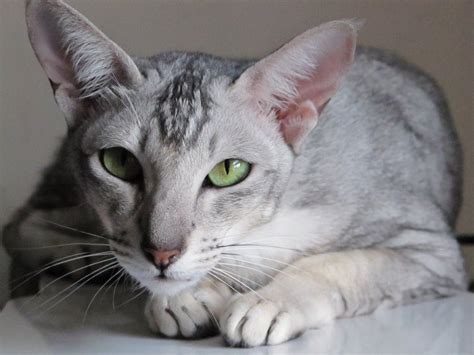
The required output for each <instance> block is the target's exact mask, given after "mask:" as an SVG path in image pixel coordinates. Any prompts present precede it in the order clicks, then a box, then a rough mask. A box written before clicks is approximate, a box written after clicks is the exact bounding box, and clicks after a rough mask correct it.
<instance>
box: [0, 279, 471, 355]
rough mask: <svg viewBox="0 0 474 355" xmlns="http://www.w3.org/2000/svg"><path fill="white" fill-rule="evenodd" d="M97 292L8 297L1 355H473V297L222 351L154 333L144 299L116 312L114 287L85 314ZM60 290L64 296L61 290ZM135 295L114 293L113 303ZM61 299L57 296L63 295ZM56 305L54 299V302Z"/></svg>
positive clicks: (218, 343) (0, 326)
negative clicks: (275, 342)
mask: <svg viewBox="0 0 474 355" xmlns="http://www.w3.org/2000/svg"><path fill="white" fill-rule="evenodd" d="M96 290H97V289H95V288H93V287H90V288H85V289H82V290H80V291H79V292H77V293H75V294H73V295H72V296H71V297H69V298H68V299H66V300H65V301H64V302H62V303H60V304H58V305H57V306H56V307H54V308H52V309H51V310H50V311H48V312H46V313H43V314H42V315H41V314H40V313H41V311H43V310H44V309H45V308H47V306H48V305H47V306H46V307H39V305H40V304H41V303H42V302H43V301H44V300H47V299H49V298H50V297H52V296H53V295H54V294H56V293H55V292H57V289H56V290H51V291H49V292H48V293H45V294H43V295H41V296H39V297H38V298H37V299H36V300H32V299H23V300H17V301H10V302H9V303H7V305H6V307H5V309H4V310H3V312H2V313H0V353H1V354H7V353H34V354H39V353H50V354H65V353H82V354H84V353H114V354H117V353H127V354H132V353H154V354H167V353H181V354H234V353H235V354H237V353H238V354H247V353H248V354H260V353H261V354H267V353H268V354H281V353H284V354H296V353H311V354H315V353H366V354H367V353H372V354H382V353H397V354H400V353H412V354H421V353H438V354H460V353H471V354H472V353H473V352H474V348H473V340H472V339H473V338H474V331H473V329H474V295H473V294H471V293H464V294H461V295H459V296H456V297H452V298H447V299H442V300H436V301H431V302H425V303H420V304H416V305H409V306H405V307H400V308H396V309H386V310H379V311H377V312H376V313H375V314H372V315H370V316H363V317H358V318H353V319H341V320H338V321H336V322H335V323H334V324H333V325H331V326H327V327H325V328H322V329H318V330H311V331H308V332H306V333H305V334H304V335H303V336H302V337H300V338H298V339H295V340H293V341H291V342H289V343H286V344H282V345H278V346H273V347H261V348H257V349H247V350H242V349H231V348H225V347H224V344H223V342H222V340H221V339H220V338H219V337H214V338H210V339H204V340H196V341H186V340H168V339H160V338H158V337H156V336H155V335H153V334H151V333H150V332H149V331H148V329H147V326H146V324H145V320H144V319H143V316H142V307H143V304H142V303H143V299H140V298H137V299H136V300H134V301H132V302H130V303H128V304H126V305H123V306H122V307H120V308H118V309H116V310H115V311H113V310H112V296H111V294H112V292H111V290H110V291H109V293H108V294H106V295H105V296H101V295H99V296H98V297H97V298H96V299H95V301H94V303H93V307H91V308H90V309H89V312H88V315H87V319H86V322H85V323H83V322H82V321H83V316H84V312H85V310H86V308H87V305H88V304H89V302H90V300H91V298H92V297H93V295H94V293H95V291H96ZM63 295H66V293H64V294H63ZM129 297H130V294H125V293H123V291H122V292H120V291H119V292H118V293H117V299H116V303H117V304H120V303H121V302H124V300H127V299H129ZM58 300H59V298H58ZM53 303H54V302H52V303H51V304H53Z"/></svg>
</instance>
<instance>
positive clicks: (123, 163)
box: [120, 149, 129, 166]
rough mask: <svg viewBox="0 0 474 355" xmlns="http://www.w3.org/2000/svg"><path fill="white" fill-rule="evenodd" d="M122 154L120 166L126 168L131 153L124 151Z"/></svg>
mask: <svg viewBox="0 0 474 355" xmlns="http://www.w3.org/2000/svg"><path fill="white" fill-rule="evenodd" d="M120 153H121V154H120V165H122V166H124V165H126V163H127V158H128V154H129V153H128V152H127V151H126V150H125V149H123V150H122V151H121V152H120Z"/></svg>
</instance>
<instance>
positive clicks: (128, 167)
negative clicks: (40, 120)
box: [100, 147, 142, 181]
mask: <svg viewBox="0 0 474 355" xmlns="http://www.w3.org/2000/svg"><path fill="white" fill-rule="evenodd" d="M100 160H101V162H102V165H103V166H104V168H105V170H107V172H108V173H110V174H111V175H113V176H115V177H118V178H119V179H122V180H125V181H133V180H135V179H136V178H138V177H139V176H140V175H141V173H142V167H141V166H140V163H139V162H138V160H137V158H135V156H134V155H133V154H132V153H130V152H129V151H128V150H126V149H124V148H120V147H116V148H109V149H103V150H102V151H101V154H100Z"/></svg>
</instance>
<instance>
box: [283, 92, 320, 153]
mask: <svg viewBox="0 0 474 355" xmlns="http://www.w3.org/2000/svg"><path fill="white" fill-rule="evenodd" d="M277 118H278V120H279V121H280V130H281V132H282V134H283V138H284V139H285V141H286V142H287V143H288V144H289V145H290V146H291V147H292V148H293V150H294V152H295V153H299V151H300V148H301V144H302V142H303V141H304V138H306V136H307V135H308V134H309V133H310V132H311V130H312V129H313V128H314V127H315V126H316V124H317V123H318V118H319V114H318V110H317V109H316V107H315V106H314V104H313V103H312V102H311V101H310V100H306V101H305V102H303V103H301V104H298V105H291V106H290V107H289V108H288V109H286V110H285V111H284V112H279V113H278V114H277Z"/></svg>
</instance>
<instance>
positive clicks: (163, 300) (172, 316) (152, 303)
mask: <svg viewBox="0 0 474 355" xmlns="http://www.w3.org/2000/svg"><path fill="white" fill-rule="evenodd" d="M230 295H231V294H230V291H229V290H227V289H226V288H224V287H222V288H220V287H219V286H217V287H214V286H211V285H205V286H200V287H197V288H196V289H193V290H188V291H184V292H182V293H180V294H178V295H175V296H170V297H167V296H152V297H151V298H150V299H149V300H148V302H147V305H146V307H145V316H146V318H147V320H148V324H149V326H150V329H151V330H152V331H153V332H155V333H158V334H161V335H164V336H166V337H171V338H176V337H178V338H179V337H183V338H190V339H196V338H203V337H207V336H212V335H216V334H218V333H219V325H218V319H219V316H220V315H221V313H222V311H223V310H224V306H225V305H226V303H227V300H228V298H229V297H230Z"/></svg>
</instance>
